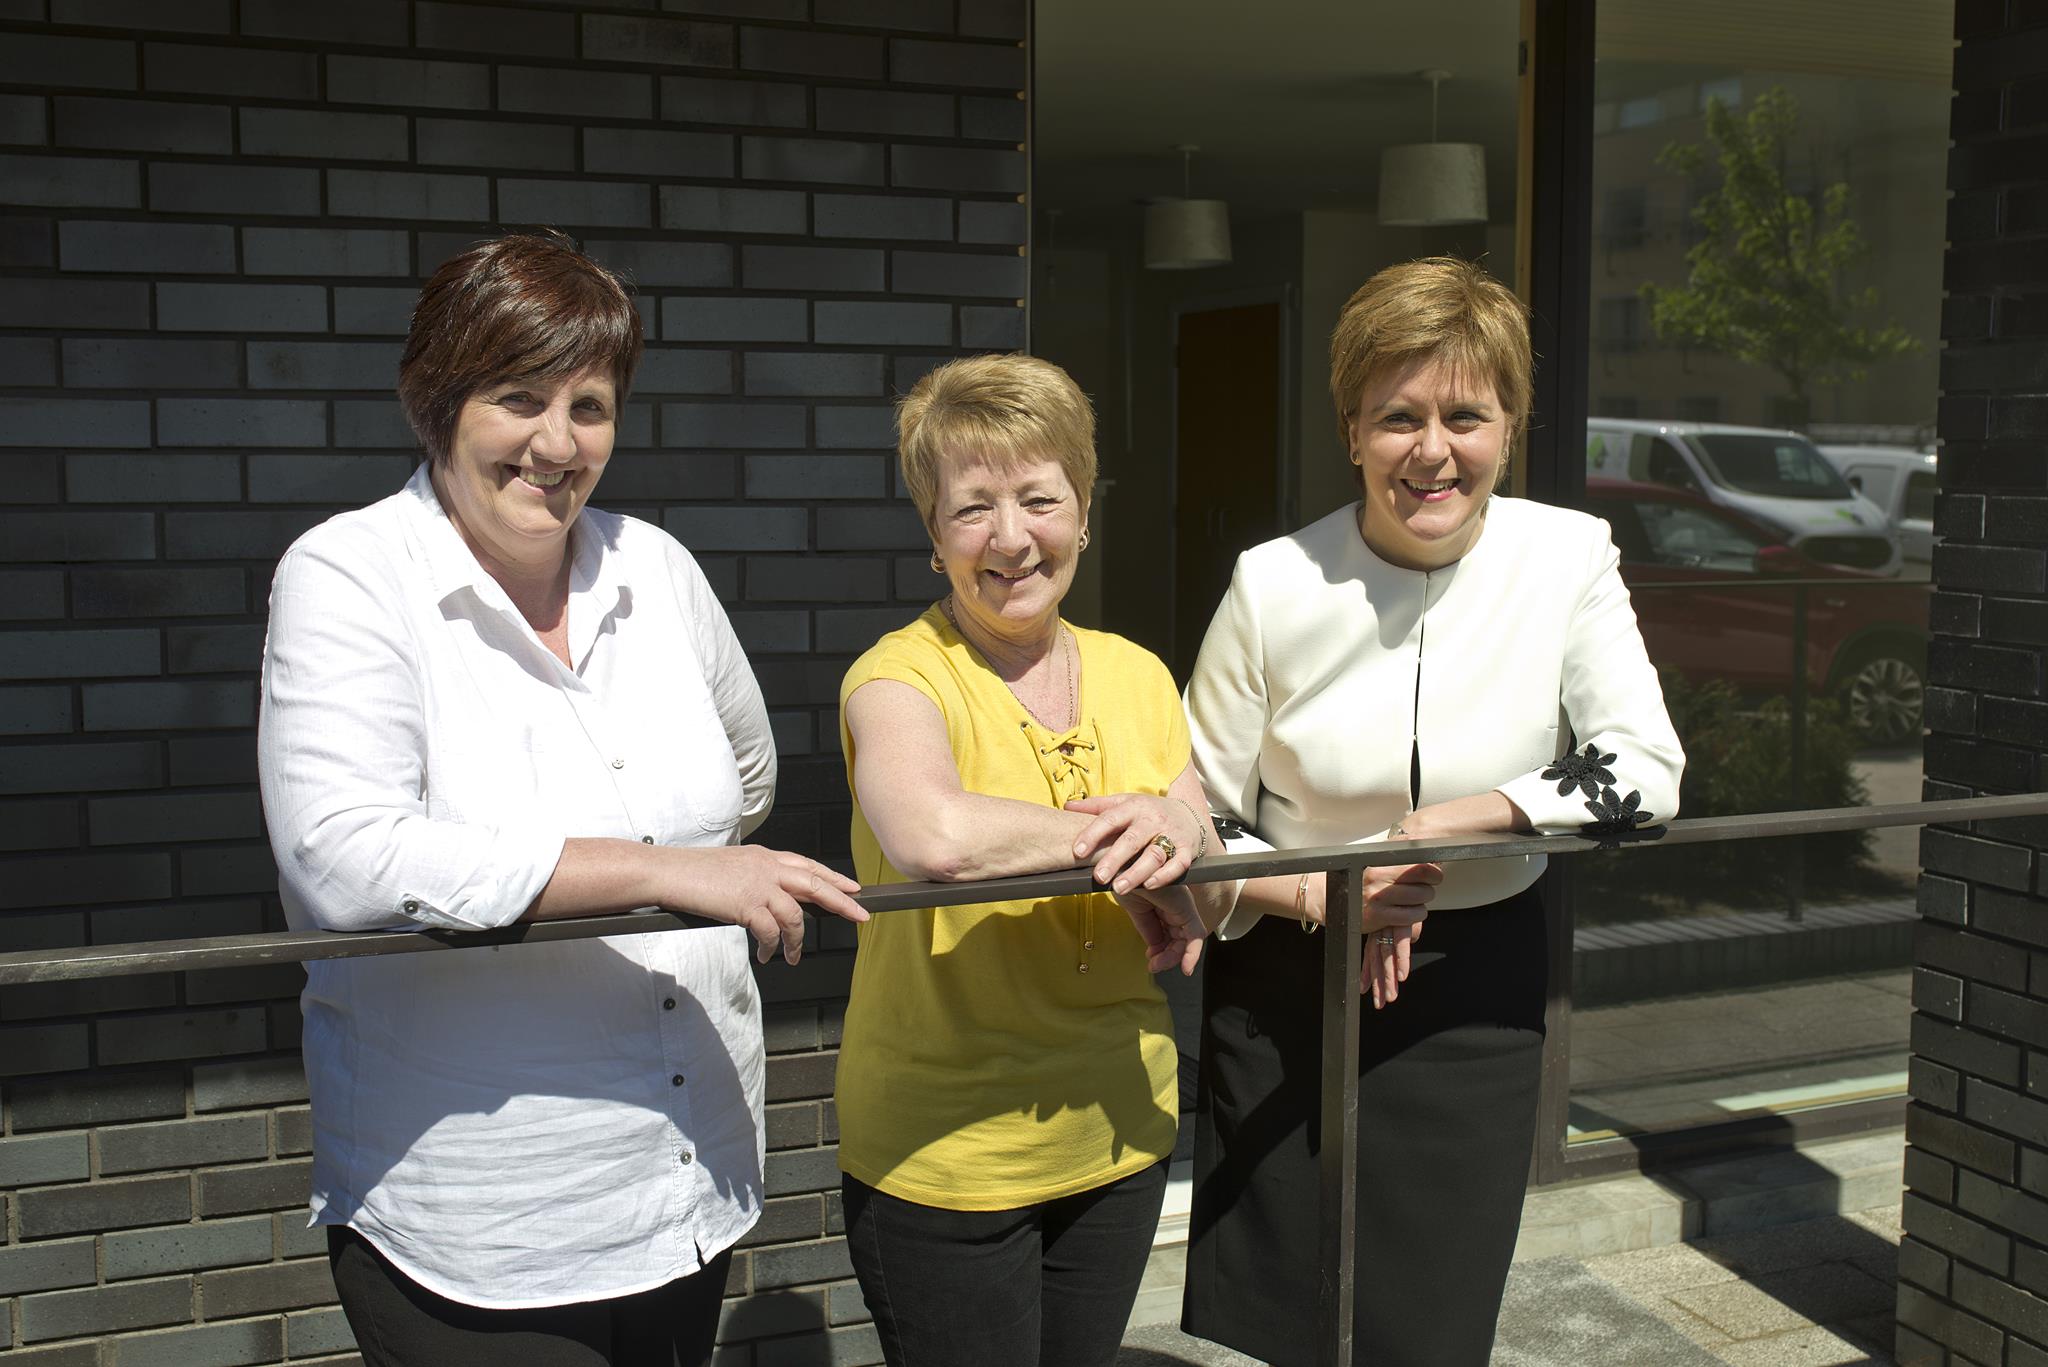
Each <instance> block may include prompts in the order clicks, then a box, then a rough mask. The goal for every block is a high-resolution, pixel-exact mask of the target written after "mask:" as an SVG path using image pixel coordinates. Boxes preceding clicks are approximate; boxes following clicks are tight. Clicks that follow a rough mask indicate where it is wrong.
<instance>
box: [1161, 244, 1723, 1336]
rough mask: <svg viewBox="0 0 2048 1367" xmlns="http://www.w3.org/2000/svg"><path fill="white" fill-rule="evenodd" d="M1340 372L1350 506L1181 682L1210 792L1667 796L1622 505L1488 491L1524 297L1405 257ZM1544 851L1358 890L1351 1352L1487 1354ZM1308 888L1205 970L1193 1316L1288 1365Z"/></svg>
mask: <svg viewBox="0 0 2048 1367" xmlns="http://www.w3.org/2000/svg"><path fill="white" fill-rule="evenodd" d="M1330 370H1331V375H1330V385H1331V395H1332V398H1333V399H1334V400H1335V403H1336V408H1337V416H1338V422H1339V426H1340V430H1341V431H1342V432H1343V434H1344V438H1345V442H1346V444H1347V446H1348V447H1349V451H1350V458H1351V462H1352V464H1353V465H1355V466H1356V467H1357V479H1358V483H1359V488H1360V493H1361V498H1360V500H1359V501H1358V502H1357V503H1354V504H1352V505H1350V506H1348V507H1346V508H1343V509H1340V510H1339V511H1337V512H1335V513H1332V514H1331V515H1330V516H1328V517H1325V518H1323V519H1322V520H1320V521H1318V522H1315V523H1313V524H1311V525H1310V526H1308V527H1305V528H1303V529H1302V530H1301V531H1298V532H1296V533H1294V534H1293V535H1292V536H1287V537H1282V538H1280V539H1279V540H1276V541H1271V542H1268V543H1266V544H1264V545H1262V546H1258V547H1255V548H1253V549H1252V550H1250V551H1248V552H1246V553H1245V554H1244V555H1243V556H1242V557H1241V558H1240V559H1239V561H1238V564H1237V569H1236V573H1235V575H1234V576H1233V578H1232V581H1231V586H1230V590H1229V592H1228V593H1227V594H1226V595H1225V597H1224V600H1223V603H1222V605H1221V606H1220V607H1219V608H1218V609H1217V612H1216V617H1215V620H1214V622H1213V623H1212V624H1211V626H1210V628H1209V634H1208V636H1207V638H1206V639H1205V641H1204V642H1203V646H1202V652H1201V656H1200V659H1199V660H1198V662H1197V663H1196V666H1195V673H1194V676H1193V679H1192V681H1191V682H1190V684H1189V686H1188V693H1187V704H1188V713H1189V719H1190V723H1191V726H1192V729H1193V737H1194V753H1195V763H1196V765H1197V767H1198V769H1199V770H1200V772H1201V776H1202V780H1203V783H1204V786H1205V787H1206V788H1207V790H1208V793H1209V797H1210V800H1211V802H1212V804H1213V805H1214V807H1215V810H1216V811H1217V812H1218V813H1219V814H1220V815H1222V816H1226V817H1228V818H1230V819H1231V820H1232V821H1234V822H1235V823H1237V824H1239V825H1241V826H1242V827H1243V828H1245V829H1246V830H1247V831H1249V832H1251V833H1253V834H1255V836H1256V837H1257V838H1258V839H1259V840H1261V841H1262V842H1264V843H1266V844H1270V845H1272V846H1275V847H1279V848H1305V847H1311V846H1317V845H1332V844H1343V843H1347V842H1356V841H1367V840H1383V839H1387V838H1389V837H1397V838H1398V837H1402V836H1405V837H1408V838H1412V839H1431V838H1439V837H1446V836H1458V835H1465V834H1475V833H1480V832H1493V831H1502V832H1505V831H1536V830H1544V831H1566V830H1574V829H1577V828H1579V827H1580V826H1582V825H1584V824H1586V823H1588V822H1589V821H1594V820H1597V821H1600V822H1601V823H1602V828H1603V829H1607V830H1617V831H1618V830H1623V829H1633V828H1634V827H1635V826H1636V825H1639V824H1641V823H1643V822H1644V821H1647V820H1651V819H1655V820H1660V821H1661V820H1667V819H1669V818H1670V817H1671V816H1672V815H1673V814H1674V812H1675V810H1676V807H1677V800H1678V782H1679V775H1680V772H1681V770H1682V768H1683V764H1684V757H1683V755H1682V754H1681V753H1680V750H1679V745H1678V738H1677V736H1676V735H1675V734H1674V732H1673V731H1672V728H1671V723H1670V720H1669V718H1668V717H1667V716H1666V714H1665V710H1664V703H1663V698H1662V695H1661V694H1660V692H1659V690H1658V685H1657V676H1656V672H1655V670H1654V669H1653V668H1652V667H1651V665H1650V663H1649V660H1648V658H1647V657H1646V656H1645V654H1644V651H1643V644H1642V638H1641V636H1640V635H1639V633H1638V632H1637V629H1636V621H1635V614H1634V612H1633V610H1632V609H1631V608H1630V606H1629V600H1628V592H1627V590H1626V589H1625V588H1624V587H1623V586H1622V583H1621V579H1620V576H1619V573H1618V571H1617V563H1618V558H1617V556H1616V553H1615V550H1614V546H1613V543H1612V542H1611V540H1610V539H1609V537H1608V533H1607V527H1606V524H1605V523H1603V522H1601V521H1599V520H1598V519H1595V518H1592V517H1588V516H1586V515H1584V514H1582V513H1577V512H1571V511H1567V510H1565V509H1561V508H1552V507H1547V506H1544V505H1542V504H1537V503H1530V502H1527V501H1524V500H1520V499H1513V498H1507V497H1503V496H1501V495H1498V494H1496V493H1495V492H1494V490H1495V488H1496V486H1497V485H1498V484H1499V483H1500V481H1501V478H1502V475H1503V473H1504V471H1505V469H1506V466H1507V461H1508V458H1509V454H1510V452H1511V451H1512V449H1513V446H1514V443H1515V440H1516V438H1517V437H1518V436H1519V435H1520V433H1521V431H1522V430H1523V426H1524V424H1525V422H1526V420H1527V418H1528V413H1529V406H1530V371H1531V360H1530V351H1529V333H1528V322H1527V315H1526V312H1525V310H1524V309H1523V307H1522V305H1521V303H1520V302H1519V301H1518V300H1517V299H1516V298H1515V297H1514V295H1513V294H1512V293H1510V292H1509V291H1508V290H1507V289H1505V288H1504V287H1503V286H1501V285H1500V284H1499V283H1498V282H1497V281H1495V280H1493V279H1492V278H1491V277H1489V276H1487V275H1486V274H1485V272H1484V271H1482V270H1481V269H1480V268H1479V267H1477V266H1474V265H1471V264H1469V263H1466V262H1462V261H1455V260H1450V259H1448V258H1432V259H1429V260H1423V261H1414V262H1410V263H1407V264H1405V265H1401V266H1395V267H1390V268H1389V269H1387V270H1385V271H1382V272H1380V273H1379V274H1378V275H1376V276H1374V277H1373V278H1372V279H1371V280H1370V281H1368V282H1367V283H1366V284H1365V285H1364V286H1363V287H1362V288H1361V289H1360V290H1359V291H1358V292H1357V293H1356V294H1354V295H1353V296H1352V297H1351V300H1350V302H1349V303H1348V304H1346V306H1345V308H1344V311H1343V314H1342V315H1341V317H1340V319H1339V321H1338V324H1337V328H1336V331H1335V332H1334V334H1333V335H1332V338H1331V367H1330ZM1573 735H1575V736H1576V737H1577V744H1576V749H1567V743H1568V740H1569V738H1570V737H1571V736H1573ZM1543 864H1544V861H1543V859H1542V858H1541V857H1540V856H1532V857H1516V858H1505V859H1485V860H1471V861H1463V862H1458V863H1454V864H1448V865H1444V866H1441V867H1440V866H1438V865H1435V864H1412V865H1406V866H1396V867H1392V868H1381V869H1371V870H1367V876H1366V877H1365V878H1364V880H1363V889H1362V897H1363V904H1364V912H1365V924H1366V927H1367V932H1366V933H1367V936H1368V939H1367V943H1366V954H1365V981H1363V982H1362V983H1361V990H1365V991H1370V992H1371V994H1372V997H1373V1005H1374V1006H1375V1007H1377V1008H1382V1009H1380V1010H1377V1011H1374V1012H1368V1013H1367V1017H1366V1020H1365V1023H1364V1027H1363V1030H1362V1037H1361V1065H1360V1068H1361V1073H1360V1093H1359V1126H1358V1132H1359V1146H1360V1154H1359V1175H1360V1180H1359V1189H1358V1191H1359V1194H1358V1226H1357V1227H1358V1239H1359V1248H1358V1261H1357V1269H1358V1271H1357V1287H1358V1290H1357V1296H1356V1301H1355V1303H1356V1306H1357V1323H1356V1330H1355V1332H1356V1338H1355V1340H1354V1341H1355V1343H1356V1345H1357V1351H1358V1354H1359V1357H1360V1360H1361V1361H1366V1362H1372V1363H1375V1364H1378V1365H1379V1367H1400V1365H1401V1364H1415V1367H1467V1365H1468V1364H1469V1365H1470V1367H1480V1365H1481V1364H1484V1363H1485V1362H1486V1360H1487V1357H1488V1354H1489V1350H1490V1347H1491V1344H1492V1339H1493V1326H1494V1321H1495V1318H1496V1316H1497V1314H1498V1311H1499V1304H1500V1295H1501V1289H1502V1286H1503V1284H1504V1282H1505V1279H1506V1276H1507V1268H1508V1262H1509V1259H1510V1256H1511V1255H1512V1253H1513V1250H1514V1242H1515V1233H1516V1227H1517V1224H1518V1216H1519V1213H1520V1210H1521V1199H1522V1189H1523V1185H1524V1181H1525V1177H1526V1173H1527V1169H1528V1159H1529V1149H1530V1143H1531V1140H1532V1136H1533V1133H1534V1126H1535V1114H1536V1097H1537V1084H1538V1075H1539V1065H1540V1060H1541V1050H1542V1034H1543V1004H1544V995H1545V989H1546V984H1545V967H1546V963H1547V954H1546V950H1545V937H1544V922H1543V909H1542V906H1541V903H1540V901H1539V899H1538V895H1537V889H1536V882H1537V878H1538V876H1539V875H1540V874H1541V873H1542V871H1543ZM1322 896H1323V880H1322V878H1321V877H1320V876H1316V875H1311V876H1307V877H1301V878H1296V877H1293V876H1284V877H1275V878H1265V879H1255V880H1252V881H1250V882H1248V883H1247V884H1246V885H1245V888H1244V891H1243V894H1242V896H1241V897H1240V899H1239V902H1238V907H1239V910H1238V911H1237V913H1236V914H1235V916H1234V917H1233V918H1232V921H1231V923H1230V924H1229V925H1228V926H1227V927H1226V929H1225V932H1224V933H1225V935H1226V936H1227V937H1229V938H1227V939H1225V940H1223V941H1222V942H1220V943H1217V944H1214V945H1212V947H1211V949H1210V952H1209V957H1208V964H1207V975H1208V976H1207V986H1206V996H1205V1024H1204V1032H1203V1041H1202V1054H1203V1057H1202V1096H1201V1102H1200V1105H1199V1108H1198V1118H1197V1131H1196V1194H1195V1208H1194V1217H1193V1232H1192V1238H1191V1245H1190V1252H1189V1267H1188V1291H1187V1310H1186V1318H1185V1322H1186V1325H1187V1327H1188V1328H1189V1329H1190V1330H1191V1331H1193V1332H1195V1333H1198V1334H1201V1335H1202V1336H1204V1337H1207V1338H1211V1339H1216V1340H1218V1341H1221V1342H1224V1343H1228V1344H1230V1345H1232V1346H1234V1347H1236V1348H1239V1349H1240V1350H1242V1351H1245V1352H1248V1353H1252V1354H1254V1355H1257V1356H1260V1357H1262V1358H1264V1359H1265V1360H1267V1361H1269V1362H1272V1363H1274V1364H1277V1365H1278V1367H1289V1365H1291V1364H1295V1363H1306V1362H1309V1361H1311V1360H1312V1358H1313V1350H1314V1343H1313V1340H1312V1335H1313V1326H1314V1324H1315V1322H1316V1320H1315V1313H1314V1306H1315V1286H1316V1281H1317V1276H1316V1264H1315V1258H1316V1245H1315V1239H1314V1237H1313V1231H1314V1229H1315V1228H1316V1225H1317V1221H1316V1218H1315V1212H1316V1204H1317V1201H1318V1187H1317V1174H1316V1160H1315V1155H1314V1152H1313V1149H1312V1145H1313V1144H1314V1143H1315V1142H1316V1138H1317V1134H1318V1128H1317V1127H1318V1092H1317V1079H1318V1064H1317V1059H1318V1053H1319V1045H1318V1041H1319V1034H1318V1032H1319V1028H1320V1027H1319V1022H1318V1012H1319V1002H1320V994H1319V992H1318V988H1317V984H1318V973H1319V967H1318V964H1319V958H1320V950H1321V942H1320V941H1319V940H1315V939H1311V938H1309V937H1307V936H1305V935H1304V934H1302V933H1301V932H1302V931H1313V930H1315V929H1317V928H1319V927H1320V926H1321V924H1322V923H1323V920H1324V915H1325V909H1324V907H1323V905H1322ZM1425 917H1428V918H1429V919H1428V923H1427V924H1428V930H1429V934H1428V936H1427V937H1426V939H1424V940H1422V941H1421V942H1420V943H1418V937H1420V936H1421V932H1422V929H1423V924H1424V918H1425ZM1289 922H1292V924H1290V923H1289ZM1397 999H1398V1003H1399V1004H1398V1006H1396V1005H1395V1003H1396V1000H1397ZM1252 1288H1256V1290H1255V1291H1254V1290H1252Z"/></svg>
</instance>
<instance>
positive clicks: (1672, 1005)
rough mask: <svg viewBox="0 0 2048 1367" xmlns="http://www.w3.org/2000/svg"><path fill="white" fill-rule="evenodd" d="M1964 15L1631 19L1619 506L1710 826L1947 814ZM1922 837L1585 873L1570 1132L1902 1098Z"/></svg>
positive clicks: (1598, 307) (1843, 841)
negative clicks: (1901, 806)
mask: <svg viewBox="0 0 2048 1367" xmlns="http://www.w3.org/2000/svg"><path fill="white" fill-rule="evenodd" d="M1949 11H1950V7H1949V6H1948V5H1942V4H1937V5H1934V6H1924V5H1920V4H1918V3H1907V0H1876V3H1875V4H1874V6H1872V7H1869V9H1868V13H1867V14H1866V16H1865V17H1866V20H1867V25H1863V24H1860V25H1859V30H1860V31H1859V32H1858V33H1857V34H1854V35H1845V34H1844V32H1843V31H1842V29H1841V27H1840V25H1839V24H1838V23H1835V22H1833V21H1832V20H1831V19H1830V18H1829V17H1828V16H1827V15H1824V14H1821V13H1819V12H1815V13H1811V14H1809V13H1806V12H1804V11H1801V10H1800V9H1799V8H1798V7H1792V8H1791V9H1789V10H1787V11H1785V12H1784V14H1783V24H1782V25H1781V26H1780V27H1779V28H1778V29H1777V30H1776V31H1774V33H1773V35H1772V43H1771V46H1770V49H1769V51H1770V57H1769V61H1770V65H1767V66H1758V65H1753V64H1752V63H1753V62H1754V54H1755V51H1756V49H1755V48H1754V45H1753V42H1752V41H1750V40H1748V39H1745V37H1744V35H1742V34H1740V33H1738V32H1736V31H1735V29H1736V27H1738V26H1734V25H1731V24H1730V23H1729V22H1728V20H1727V19H1726V17H1725V16H1721V15H1719V14H1718V13H1717V12H1716V11H1713V10H1712V9H1711V8H1710V7H1699V6H1691V5H1685V4H1681V3H1678V0H1600V5H1599V10H1598V15H1599V38H1598V58H1599V60H1598V62H1597V65H1596V67H1595V71H1596V82H1597V85H1596V91H1595V108H1594V117H1593V128H1594V133H1593V165H1594V180H1593V185H1592V187H1591V194H1592V202H1593V206H1594V214H1593V224H1594V232H1595V244H1594V245H1595V250H1594V252H1593V278H1592V282H1591V283H1592V297H1591V299H1590V300H1589V305H1590V307H1589V310H1588V312H1589V316H1590V320H1591V337H1590V339H1589V340H1590V351H1591V358H1590V359H1591V365H1590V367H1589V373H1590V381H1589V392H1588V396H1587V397H1588V406H1589V410H1590V412H1591V414H1592V417H1591V418H1590V420H1589V422H1588V427H1587V448H1586V462H1587V464H1586V473H1587V506H1588V508H1589V509H1590V510H1591V511H1593V512H1594V513H1596V514H1597V515H1599V516H1601V517H1604V518H1606V519H1607V521H1608V522H1609V524H1610V525H1611V526H1612V528H1613V530H1614V539H1615V544H1616V547H1617V549H1618V550H1619V552H1620V555H1621V561H1622V566H1621V568H1622V576H1623V578H1624V580H1626V581H1627V582H1628V584H1629V586H1630V592H1631V594H1632V596H1633V598H1634V602H1635V606H1636V612H1637V616H1638V618H1639V620H1640V622H1641V624H1642V630H1643V637H1644V641H1645V643H1646V645H1647V647H1648V649H1649V651H1650V655H1651V658H1652V660H1653V662H1654V663H1656V664H1657V666H1658V667H1659V670H1660V673H1661V674H1662V676H1663V678H1664V680H1665V686H1666V692H1667V697H1668V699H1669V701H1670V704H1671V711H1672V716H1673V720H1674V722H1675V723H1676V724H1677V726H1678V729H1679V733H1680V736H1681V739H1682V740H1683V741H1684V742H1685V746H1686V751H1687V755H1688V760H1689V764H1688V771H1687V776H1686V785H1685V792H1684V808H1685V811H1684V814H1685V815H1687V816H1712V815H1725V814H1737V813H1745V812H1756V811H1768V810H1782V809H1789V808H1797V807H1826V806H1845V805H1855V804H1861V803H1868V802H1885V801H1912V800H1915V799H1917V798H1918V797H1919V795H1920V778H1921V765H1920V740H1921V728H1920V707H1921V691H1922V686H1923V676H1924V671H1925V667H1926V652H1927V608H1928V598H1929V592H1930V589H1929V585H1928V584H1927V582H1926V580H1927V578H1928V565H1929V563H1930V561H1931V557H1932V543H1933V501H1934V456H1933V455H1932V454H1931V452H1932V447H1931V445H1929V442H1930V439H1931V434H1932V431H1933V423H1934V412H1935V398H1936V373H1935V357H1936V353H1937V351H1938V338H1939V335H1940V319H1939V310H1940V298H1941V249H1942V241H1943V236H1944V229H1943V220H1942V214H1943V200H1944V190H1943V175H1944V170H1943V163H1944V154H1945V147H1946V137H1947V121H1948V89H1947V70H1946V64H1945V62H1943V61H1939V60H1935V59H1934V58H1930V57H1929V55H1928V53H1929V52H1930V51H1939V52H1945V51H1946V50H1947V27H1946V26H1947V25H1948V24H1949V23H1950V21H1951V18H1952V16H1951V14H1950V12H1949ZM1731 170H1732V171H1734V172H1735V176H1734V180H1736V181H1739V182H1740V184H1732V183H1731V178H1730V175H1729V173H1730V171H1731ZM1917 844H1918V841H1917V832H1915V831H1911V830H1904V831H1875V832H1860V833H1859V832H1851V833H1846V834H1841V835H1830V836H1825V837H1813V838H1810V839H1806V840H1781V841H1765V842H1743V843H1739V844H1730V845H1724V846H1711V845H1709V846H1684V847H1673V848H1669V849H1657V848H1651V849H1645V850H1633V851H1630V852H1629V853H1628V854H1626V855H1625V856H1620V857H1597V856H1596V857H1590V858H1585V859H1581V860H1578V861H1575V872H1574V874H1573V876H1574V877H1575V878H1576V879H1577V888H1578V891H1577V896H1576V899H1575V905H1576V908H1577V913H1576V914H1577V929H1576V938H1575V942H1574V956H1573V957H1574V978H1575V982H1574V990H1573V1002H1574V1016H1573V1026H1572V1059H1571V1079H1572V1084H1571V1085H1572V1097H1571V1103H1572V1104H1571V1127H1572V1128H1571V1136H1572V1138H1574V1139H1590V1138H1597V1137H1601V1136H1605V1135H1611V1134H1629V1133H1638V1132H1643V1131H1653V1130H1666V1129H1674V1128H1685V1127H1688V1126H1696V1125H1701V1124H1708V1123H1714V1122H1718V1121H1723V1120H1726V1119H1729V1118H1731V1117H1734V1116H1740V1115H1750V1114H1758V1113H1768V1112H1774V1111H1786V1110H1796V1109H1804V1108H1809V1107H1815V1106H1825V1105H1830V1104H1836V1103H1841V1102H1845V1101H1851V1100H1861V1099H1865V1098H1868V1097H1872V1096H1883V1095H1891V1094H1896V1093H1898V1092H1900V1091H1902V1090H1903V1087H1904V1079H1905V1058H1906V1031H1907V1023H1908V1019H1909V1013H1910V1008H1909V1006H1908V1003H1907V1000H1906V998H1907V992H1908V983H1909V968H1908V966H1909V964H1910V937H1911V929H1912V924H1913V918H1914V903H1913V889H1914V883H1915V880H1916V878H1917V876H1918V870H1917V863H1918V860H1917Z"/></svg>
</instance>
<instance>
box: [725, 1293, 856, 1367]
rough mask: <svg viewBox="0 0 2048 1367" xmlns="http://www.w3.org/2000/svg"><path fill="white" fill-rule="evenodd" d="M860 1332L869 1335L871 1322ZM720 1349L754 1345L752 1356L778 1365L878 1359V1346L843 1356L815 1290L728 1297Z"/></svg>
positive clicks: (817, 1366) (819, 1366)
mask: <svg viewBox="0 0 2048 1367" xmlns="http://www.w3.org/2000/svg"><path fill="white" fill-rule="evenodd" d="M860 1332H861V1333H862V1334H863V1335H864V1336H866V1337H868V1338H873V1336H874V1329H873V1326H871V1325H862V1326H860ZM718 1342H719V1344H720V1346H721V1347H724V1346H726V1345H730V1344H733V1343H736V1342H745V1343H749V1344H751V1345H753V1348H754V1350H755V1354H756V1360H757V1361H761V1362H773V1363H776V1364H777V1367H832V1364H833V1363H835V1362H878V1361H880V1360H881V1350H880V1347H879V1345H876V1346H875V1347H874V1352H873V1354H872V1355H871V1356H870V1355H863V1354H854V1355H852V1356H848V1355H847V1354H846V1352H845V1351H844V1350H845V1347H846V1345H844V1344H839V1343H835V1342H834V1340H833V1339H832V1337H831V1336H829V1335H828V1334H827V1333H826V1324H825V1303H824V1297H823V1296H822V1294H821V1293H819V1292H816V1291H768V1292H763V1293H761V1294H759V1295H754V1296H747V1297H745V1298H743V1299H741V1300H736V1301H728V1302H726V1305H725V1310H724V1313H723V1314H722V1315H720V1317H719V1324H718Z"/></svg>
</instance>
